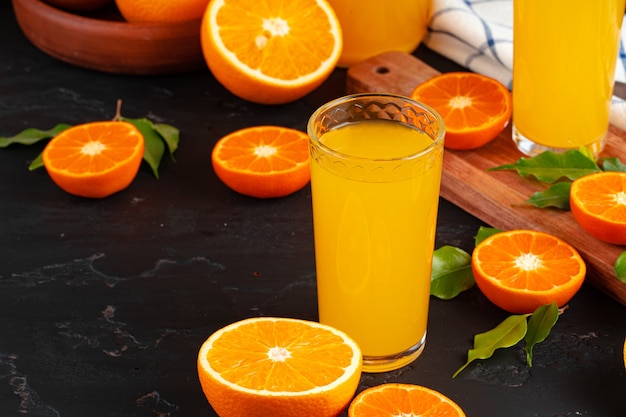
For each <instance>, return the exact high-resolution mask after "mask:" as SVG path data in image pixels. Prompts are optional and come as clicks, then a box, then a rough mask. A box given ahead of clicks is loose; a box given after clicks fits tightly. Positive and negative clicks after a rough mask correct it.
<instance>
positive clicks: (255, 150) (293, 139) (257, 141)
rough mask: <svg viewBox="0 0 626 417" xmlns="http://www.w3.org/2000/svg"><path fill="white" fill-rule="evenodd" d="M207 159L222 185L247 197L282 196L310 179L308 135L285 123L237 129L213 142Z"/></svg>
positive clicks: (300, 186) (305, 183)
mask: <svg viewBox="0 0 626 417" xmlns="http://www.w3.org/2000/svg"><path fill="white" fill-rule="evenodd" d="M211 160H212V163H213V169H214V171H215V173H216V174H217V176H218V177H219V178H220V179H221V180H222V181H223V182H224V183H225V184H226V185H228V186H229V187H230V188H232V189H233V190H235V191H237V192H238V193H241V194H244V195H247V196H251V197H257V198H275V197H284V196H286V195H289V194H292V193H294V192H296V191H298V190H300V189H301V188H303V187H304V186H305V185H307V184H308V183H309V181H310V180H311V172H310V170H309V167H310V164H309V139H308V136H307V135H306V133H304V132H300V131H299V130H295V129H289V128H286V127H280V126H254V127H249V128H245V129H241V130H237V131H235V132H233V133H231V134H229V135H226V136H224V137H223V138H221V139H220V140H219V141H218V142H217V143H216V144H215V147H214V148H213V152H212V154H211Z"/></svg>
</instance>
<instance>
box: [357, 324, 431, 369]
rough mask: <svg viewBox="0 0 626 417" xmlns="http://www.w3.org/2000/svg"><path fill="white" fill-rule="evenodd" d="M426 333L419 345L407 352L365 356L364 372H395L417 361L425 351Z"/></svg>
mask: <svg viewBox="0 0 626 417" xmlns="http://www.w3.org/2000/svg"><path fill="white" fill-rule="evenodd" d="M425 344H426V333H424V336H423V337H422V340H420V341H419V342H418V343H417V344H415V345H413V346H411V347H410V348H408V349H407V350H405V351H403V352H400V353H396V354H394V355H388V356H365V355H363V368H362V369H363V372H368V373H377V372H387V371H393V370H395V369H399V368H402V367H403V366H406V365H408V364H410V363H411V362H413V361H414V360H415V359H417V358H418V357H419V356H420V355H421V354H422V351H423V350H424V345H425Z"/></svg>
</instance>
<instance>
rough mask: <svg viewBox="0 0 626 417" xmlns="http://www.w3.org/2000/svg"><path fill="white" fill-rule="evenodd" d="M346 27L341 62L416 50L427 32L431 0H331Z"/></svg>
mask: <svg viewBox="0 0 626 417" xmlns="http://www.w3.org/2000/svg"><path fill="white" fill-rule="evenodd" d="M329 3H330V4H331V6H333V9H334V10H335V13H336V14H337V17H338V18H339V22H340V23H341V29H342V31H343V53H342V56H341V58H340V59H339V63H338V65H339V66H342V67H347V66H350V65H352V64H355V63H357V62H360V61H363V60H365V59H367V58H370V57H372V56H375V55H378V54H381V53H383V52H387V51H401V52H413V50H414V49H415V48H417V46H418V45H419V43H420V42H421V41H422V39H423V38H424V35H426V27H427V26H428V20H429V19H430V12H431V0H396V1H394V2H386V1H380V0H360V1H355V0H329Z"/></svg>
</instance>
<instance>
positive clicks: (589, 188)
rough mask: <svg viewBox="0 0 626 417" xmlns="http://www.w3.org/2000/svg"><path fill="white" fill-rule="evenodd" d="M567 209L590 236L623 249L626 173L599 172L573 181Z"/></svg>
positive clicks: (625, 229)
mask: <svg viewBox="0 0 626 417" xmlns="http://www.w3.org/2000/svg"><path fill="white" fill-rule="evenodd" d="M570 209H571V211H572V215H573V216H574V219H575V220H576V222H577V223H578V224H580V226H581V227H582V228H583V229H585V230H586V231H587V232H588V233H589V234H590V235H591V236H593V237H595V238H597V239H600V240H602V241H604V242H607V243H613V244H615V245H626V172H599V173H597V174H591V175H586V176H584V177H581V178H578V179H576V180H575V181H574V182H573V183H572V187H571V189H570Z"/></svg>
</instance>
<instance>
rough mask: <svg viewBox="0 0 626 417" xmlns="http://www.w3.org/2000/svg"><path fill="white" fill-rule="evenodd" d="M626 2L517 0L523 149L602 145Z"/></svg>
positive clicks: (516, 65) (516, 100) (516, 107)
mask: <svg viewBox="0 0 626 417" xmlns="http://www.w3.org/2000/svg"><path fill="white" fill-rule="evenodd" d="M625 3H626V1H625V0H603V1H602V2H599V3H597V2H592V1H588V0H576V1H572V0H550V1H545V0H515V1H514V2H513V17H514V23H513V30H514V33H513V40H514V41H513V140H514V142H515V144H516V145H517V147H518V149H519V150H520V151H521V152H523V153H525V154H526V155H529V156H534V155H536V154H538V153H541V152H543V151H548V150H550V151H555V152H562V151H566V150H568V149H576V148H579V147H581V146H585V147H587V148H589V150H591V151H592V152H593V153H594V154H598V153H599V152H600V151H601V150H602V148H603V146H604V137H605V135H606V132H607V130H608V127H609V111H610V105H611V96H612V92H613V77H614V73H615V65H616V59H617V52H618V49H619V35H620V28H621V25H622V18H623V16H624V5H625Z"/></svg>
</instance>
